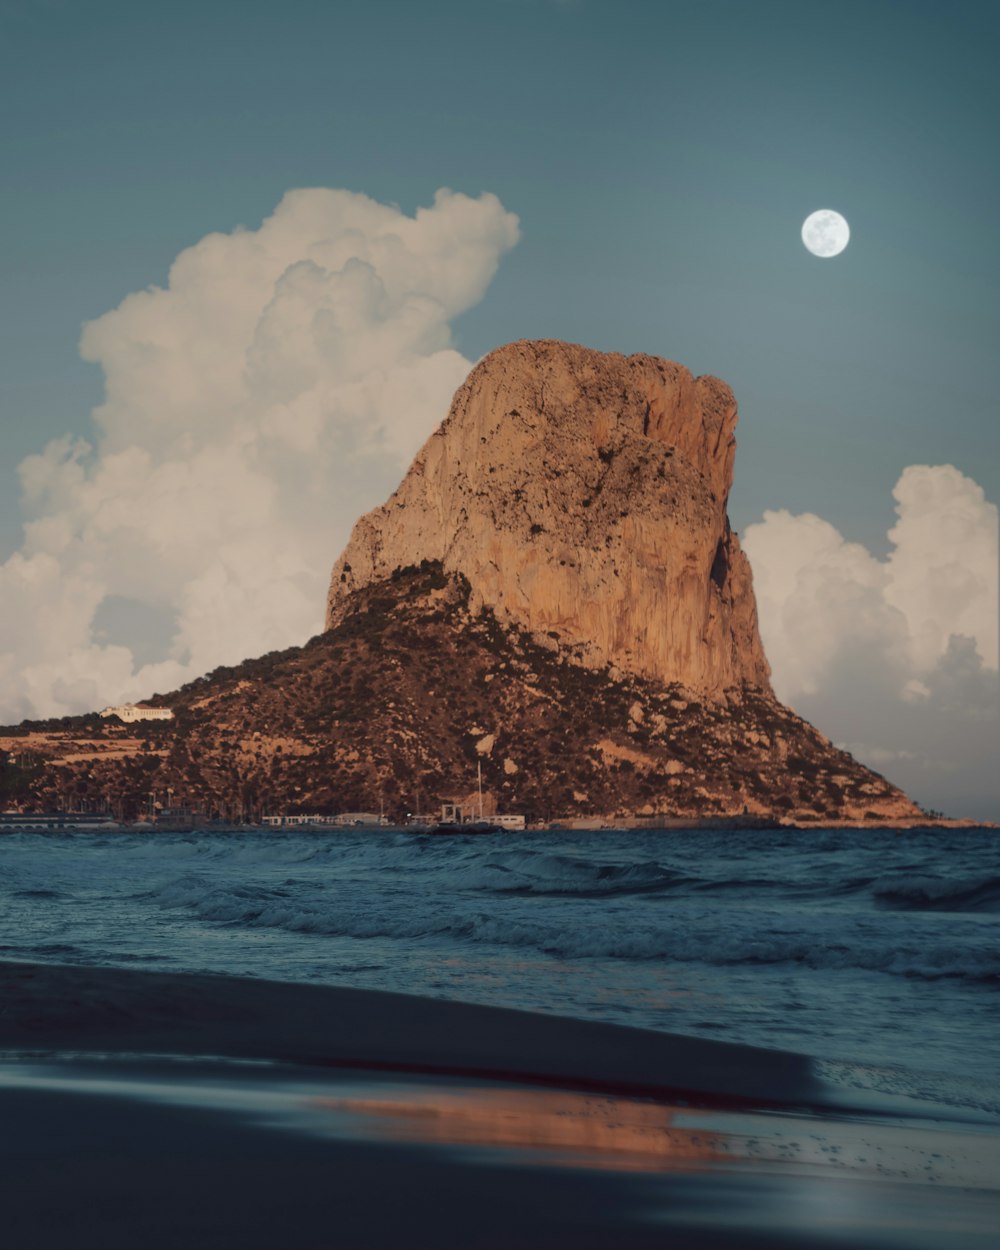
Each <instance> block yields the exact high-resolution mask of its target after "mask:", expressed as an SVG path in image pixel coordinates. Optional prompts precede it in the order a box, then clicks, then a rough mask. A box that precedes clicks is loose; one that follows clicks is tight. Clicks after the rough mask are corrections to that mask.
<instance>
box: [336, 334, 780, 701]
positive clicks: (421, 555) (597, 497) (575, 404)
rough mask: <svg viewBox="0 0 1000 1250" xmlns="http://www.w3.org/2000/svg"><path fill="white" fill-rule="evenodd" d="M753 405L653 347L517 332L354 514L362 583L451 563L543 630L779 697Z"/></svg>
mask: <svg viewBox="0 0 1000 1250" xmlns="http://www.w3.org/2000/svg"><path fill="white" fill-rule="evenodd" d="M736 420H737V416H736V401H735V400H734V398H733V395H732V392H731V391H730V389H729V387H728V386H726V384H725V383H724V382H721V381H719V380H718V379H717V378H712V377H700V378H695V377H692V375H691V374H690V373H689V372H688V371H687V370H686V369H685V368H683V366H681V365H678V364H673V363H671V362H669V361H666V360H660V359H658V358H657V357H654V356H645V355H637V356H622V355H618V354H617V353H604V352H597V351H592V350H589V349H587V348H583V347H578V346H574V345H571V344H568V343H560V342H554V341H539V342H519V343H512V344H510V345H508V346H506V347H502V348H500V349H498V350H497V351H495V352H492V353H491V354H490V355H489V356H487V357H486V358H485V359H484V360H482V361H481V362H480V363H479V364H478V365H477V366H476V367H475V369H473V370H472V372H471V374H470V375H469V377H468V379H467V380H466V382H465V383H464V385H463V386H462V387H461V388H460V389H459V391H458V392H457V394H456V395H455V398H454V401H453V403H452V406H451V411H450V413H449V415H448V417H447V419H446V420H445V421H444V422H443V424H442V425H441V426H440V428H439V429H438V430H437V431H436V432H435V433H434V434H433V435H432V436H431V438H430V439H428V441H427V443H426V444H425V445H424V447H423V449H422V450H421V452H420V453H419V455H418V456H417V458H416V460H415V461H414V463H413V466H412V467H411V469H410V471H409V472H408V473H407V475H406V477H405V478H404V480H403V482H402V484H401V485H400V487H399V489H398V490H397V491H396V492H395V494H394V495H393V496H392V497H391V498H390V499H389V500H388V502H386V503H385V504H383V505H382V506H381V507H380V508H376V509H375V510H374V511H372V512H370V513H368V514H367V515H366V516H364V517H362V518H361V520H359V521H358V523H357V524H356V525H355V527H354V531H353V533H352V535H351V539H350V542H349V543H348V546H347V548H346V550H345V551H344V553H343V555H342V556H341V557H340V559H339V560H338V561H337V564H336V565H335V567H334V570H333V576H332V579H331V585H330V594H329V599H328V606H327V628H333V627H334V626H336V625H337V624H338V623H339V622H340V621H341V619H342V617H343V613H344V611H345V610H346V605H347V603H348V596H349V595H350V594H351V592H353V591H355V590H357V589H360V588H363V587H365V586H367V585H369V584H371V583H374V582H379V581H382V580H384V579H385V578H387V577H389V576H391V574H392V573H393V571H394V570H396V569H398V568H405V567H407V566H410V565H414V564H419V563H420V562H421V561H422V560H432V561H440V563H441V564H442V565H443V567H444V569H445V571H446V572H448V573H458V574H462V575H463V576H464V577H465V578H466V579H467V580H468V582H469V585H470V587H471V591H472V605H473V607H474V608H475V607H482V606H485V607H489V608H491V609H492V610H493V611H494V612H495V613H496V615H497V617H498V618H499V619H500V620H501V621H507V622H509V623H511V624H515V625H518V626H519V627H521V628H522V629H526V630H528V631H530V632H531V633H532V634H534V636H535V637H536V638H537V639H538V640H539V641H542V642H543V643H547V644H552V645H554V636H557V638H558V643H559V644H560V645H561V646H568V647H571V648H574V649H576V650H577V653H578V656H579V659H580V660H582V662H583V663H584V664H585V665H587V666H589V667H594V668H599V667H603V666H605V665H609V664H610V665H612V666H614V668H616V669H618V670H620V671H621V672H623V673H631V674H635V675H638V676H641V677H646V678H651V679H654V680H656V681H660V682H664V683H677V684H679V685H681V686H684V687H685V688H687V689H688V690H690V691H694V692H697V693H698V694H699V695H701V696H703V697H706V698H709V699H711V700H715V701H722V700H723V699H725V698H726V692H727V691H728V692H730V694H729V697H733V695H734V694H735V693H736V692H738V691H739V690H740V689H741V688H743V687H744V686H750V687H755V688H757V689H758V690H761V691H763V692H766V693H769V692H770V685H769V669H768V665H767V661H766V659H765V657H764V651H763V648H762V646H761V642H760V637H759V634H758V630H757V613H756V605H755V602H754V596H753V586H752V582H751V574H750V567H749V564H748V562H747V560H746V557H745V556H744V554H743V552H742V551H741V550H740V546H739V542H738V540H737V538H736V535H735V534H734V533H733V532H732V530H731V529H730V527H729V521H728V518H727V515H726V501H727V498H728V495H729V489H730V486H731V485H732V477H733V457H734V453H735V439H734V437H733V431H734V429H735V426H736Z"/></svg>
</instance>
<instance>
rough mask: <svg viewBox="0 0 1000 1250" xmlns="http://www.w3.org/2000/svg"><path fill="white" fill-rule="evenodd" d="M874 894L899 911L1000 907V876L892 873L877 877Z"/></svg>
mask: <svg viewBox="0 0 1000 1250" xmlns="http://www.w3.org/2000/svg"><path fill="white" fill-rule="evenodd" d="M872 894H873V895H874V897H875V899H876V901H877V902H878V903H879V904H881V905H882V906H883V907H888V908H895V909H897V910H900V911H957V912H963V911H986V912H992V911H1000V876H981V877H965V878H960V879H949V878H944V877H937V876H921V875H917V874H911V875H899V874H893V875H891V876H884V877H880V878H879V879H878V880H877V881H875V882H874V883H873V885H872Z"/></svg>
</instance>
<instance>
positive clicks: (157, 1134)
mask: <svg viewBox="0 0 1000 1250" xmlns="http://www.w3.org/2000/svg"><path fill="white" fill-rule="evenodd" d="M0 1050H2V1052H3V1054H2V1056H0V1123H2V1124H3V1133H2V1135H0V1150H2V1153H3V1159H2V1166H0V1202H2V1207H3V1211H4V1225H5V1230H6V1239H7V1244H9V1245H11V1246H12V1247H15V1248H16V1250H22V1248H23V1250H29V1248H31V1250H34V1248H36V1247H37V1248H38V1250H48V1248H49V1247H53V1248H54V1247H57V1246H58V1247H60V1248H61V1247H65V1246H68V1245H71V1246H74V1247H81V1248H83V1247H94V1248H95V1250H96V1247H98V1246H100V1247H122V1248H124V1247H126V1246H129V1247H132V1246H135V1245H137V1244H142V1245H144V1246H148V1247H152V1248H153V1250H159V1248H160V1247H163V1248H164V1250H166V1248H167V1247H174V1246H182V1245H183V1246H185V1247H188V1246H193V1247H217V1248H222V1247H234V1248H235V1247H260V1248H261V1250H264V1248H265V1247H275V1246H279V1245H288V1246H296V1247H315V1248H316V1250H319V1248H320V1247H328V1246H329V1247H332V1246H342V1247H355V1246H356V1247H368V1246H372V1247H380V1246H390V1245H391V1246H424V1245H427V1246H431V1245H433V1246H455V1247H460V1246H461V1247H468V1246H476V1247H501V1246H512V1245H518V1246H542V1245H545V1246H552V1245H556V1244H567V1245H569V1244H572V1245H574V1246H594V1247H598V1246H611V1245H623V1244H624V1245H629V1246H640V1247H641V1246H654V1245H663V1244H666V1243H667V1242H668V1241H669V1243H670V1244H674V1245H683V1246H693V1247H708V1246H712V1247H714V1246H719V1247H756V1246H764V1245H770V1246H787V1247H792V1246H796V1247H805V1246H817V1245H820V1246H843V1247H847V1246H852V1247H859V1246H860V1247H869V1246H870V1247H882V1246H885V1247H901V1248H905V1247H914V1248H918V1247H919V1248H922V1247H940V1246H943V1245H946V1244H947V1245H949V1246H957V1247H980V1246H982V1247H985V1246H987V1245H991V1244H994V1242H993V1238H994V1231H993V1230H994V1229H995V1227H996V1224H997V1221H998V1220H1000V1194H998V1192H997V1191H998V1185H1000V1148H998V1136H997V1132H996V1127H995V1125H991V1124H990V1123H989V1122H988V1121H986V1120H985V1119H979V1120H977V1118H976V1117H975V1116H969V1117H966V1119H965V1122H962V1120H961V1118H954V1119H952V1120H950V1121H946V1120H945V1119H943V1118H942V1116H941V1115H940V1109H933V1108H930V1107H928V1108H920V1107H916V1106H904V1105H902V1104H900V1105H898V1106H892V1105H890V1104H889V1103H886V1104H885V1105H883V1106H881V1107H873V1106H869V1107H867V1108H864V1107H860V1106H858V1107H853V1108H852V1107H850V1106H849V1105H848V1103H847V1102H846V1101H845V1096H844V1093H843V1091H838V1090H835V1089H832V1088H830V1087H828V1086H826V1085H825V1084H824V1082H823V1080H822V1079H821V1078H820V1076H818V1075H817V1073H816V1072H815V1071H814V1070H813V1066H812V1064H811V1062H810V1060H808V1059H807V1058H805V1057H803V1056H797V1055H794V1054H789V1053H784V1052H780V1051H767V1050H762V1049H754V1048H751V1047H743V1046H730V1045H726V1044H724V1043H713V1042H710V1041H704V1040H701V1039H698V1040H695V1039H688V1038H683V1037H674V1036H670V1035H667V1034H660V1033H656V1032H653V1031H649V1030H639V1029H628V1028H623V1027H619V1026H614V1025H603V1024H597V1023H587V1022H579V1021H573V1020H568V1019H561V1018H558V1017H554V1016H545V1015H540V1014H533V1013H528V1012H516V1011H508V1010H502V1009H496V1008H488V1007H480V1006H471V1005H468V1004H464V1003H455V1002H443V1001H437V1000H430V999H421V998H416V997H408V996H405V995H396V994H384V993H377V992H369V991H361V990H349V989H335V988H327V987H311V986H303V985H287V984H280V983H275V982H266V981H256V980H248V979H240V978H235V977H207V976H195V975H179V974H157V973H149V972H145V971H141V972H140V971H131V970H121V969H107V968H95V967H70V966H56V965H32V964H16V963H5V964H0Z"/></svg>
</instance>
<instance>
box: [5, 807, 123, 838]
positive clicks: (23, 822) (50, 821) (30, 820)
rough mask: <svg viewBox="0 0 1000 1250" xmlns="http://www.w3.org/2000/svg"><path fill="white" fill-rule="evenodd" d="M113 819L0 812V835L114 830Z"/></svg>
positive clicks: (96, 814)
mask: <svg viewBox="0 0 1000 1250" xmlns="http://www.w3.org/2000/svg"><path fill="white" fill-rule="evenodd" d="M116 828H117V822H116V821H115V820H114V818H113V817H111V816H108V815H105V814H104V813H102V812H0V833H2V832H5V831H7V830H14V829H16V830H19V831H22V832H23V831H30V830H37V829H78V830H82V829H116Z"/></svg>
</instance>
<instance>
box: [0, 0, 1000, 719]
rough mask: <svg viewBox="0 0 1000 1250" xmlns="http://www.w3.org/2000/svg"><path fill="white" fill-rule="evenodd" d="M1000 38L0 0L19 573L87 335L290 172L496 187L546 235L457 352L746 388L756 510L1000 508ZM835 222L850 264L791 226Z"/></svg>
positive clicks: (390, 196)
mask: <svg viewBox="0 0 1000 1250" xmlns="http://www.w3.org/2000/svg"><path fill="white" fill-rule="evenodd" d="M998 36H1000V8H998V6H997V5H995V4H992V3H990V4H980V3H972V2H970V3H963V4H958V5H947V4H944V3H933V2H929V0H910V2H907V3H902V2H896V0H864V2H862V3H856V2H854V0H844V2H843V3H839V4H837V5H835V6H833V5H827V6H820V5H805V6H804V5H801V4H796V3H786V2H784V0H781V2H768V0H760V2H758V3H753V4H748V3H742V2H737V0H733V2H728V0H700V2H694V0H663V2H660V3H656V2H648V0H617V2H614V3H612V2H611V0H562V2H558V0H463V2H458V0H431V2H428V3H424V4H414V3H412V2H410V3H403V2H399V0H365V2H364V3H354V2H351V0H346V2H335V0H325V2H322V3H320V2H313V0H286V2H285V3H283V4H281V5H276V4H273V3H260V2H259V0H243V2H242V3H240V4H235V3H219V2H216V3H212V2H209V3H204V2H203V3H198V4H195V3H189V2H188V0H173V2H172V3H171V4H169V5H156V6H154V5H137V4H134V3H124V2H122V0H75V2H70V0H34V2H32V0H6V3H5V4H4V5H3V6H2V8H0V117H2V118H3V122H2V127H3V129H2V136H3V149H2V151H3V171H4V180H3V182H4V194H3V197H2V198H0V245H2V247H3V270H2V272H3V278H4V280H3V284H2V287H0V329H2V334H0V352H2V361H0V438H2V443H0V447H2V456H0V562H2V561H3V560H4V559H5V558H6V557H8V556H9V555H10V554H11V553H12V552H15V551H16V550H17V549H18V547H19V546H20V544H21V534H20V525H21V521H22V519H23V516H24V513H23V511H22V506H21V503H20V501H19V498H18V496H19V489H18V481H17V466H18V464H19V462H20V461H21V460H22V459H23V457H25V456H27V455H29V454H31V453H36V452H39V451H40V450H41V449H42V448H43V447H44V446H45V444H46V443H47V442H48V440H50V439H53V438H57V437H59V436H61V435H63V434H65V433H67V432H70V433H74V434H78V435H82V436H84V437H87V438H88V439H93V423H92V419H91V415H90V414H91V410H92V409H93V408H94V406H95V405H97V404H98V403H99V402H100V400H101V397H102V392H103V378H102V374H101V371H100V369H99V367H98V366H97V365H96V364H93V363H85V362H84V361H82V360H81V358H80V356H79V353H78V346H77V345H78V340H79V336H80V331H81V326H82V324H83V323H84V322H86V321H88V320H91V319H94V318H98V317H100V316H101V315H102V314H104V313H106V312H108V310H110V309H113V308H114V307H116V306H117V305H118V304H119V303H120V301H122V300H123V299H124V298H125V297H126V296H127V295H128V294H129V293H131V292H135V291H141V290H143V289H145V288H147V287H149V286H150V285H153V284H155V285H160V286H162V285H163V284H165V283H166V281H167V274H168V271H169V268H170V265H171V264H172V262H173V261H174V259H175V258H176V257H177V256H178V254H179V253H181V252H182V251H183V249H185V248H186V247H190V246H191V245H193V244H195V243H197V242H198V240H200V239H202V238H203V237H204V236H206V235H207V234H209V233H210V232H213V231H220V232H223V233H229V232H231V231H233V230H234V228H236V227H237V226H239V225H244V226H246V227H248V228H249V229H250V230H255V229H256V228H257V227H258V226H259V225H260V222H261V221H262V219H264V218H265V217H267V215H268V214H270V213H271V212H272V211H273V210H274V207H275V205H276V204H277V203H278V202H279V201H280V200H281V197H282V195H283V194H284V193H285V192H287V191H288V190H289V189H291V188H296V187H335V188H345V189H348V190H351V191H355V192H360V193H364V194H365V195H367V196H370V197H372V198H373V199H374V200H377V201H380V202H382V203H385V204H395V205H398V206H399V207H400V209H401V210H402V211H403V213H405V214H412V213H413V212H414V211H415V210H416V209H417V208H418V207H419V206H422V205H429V204H430V203H431V202H432V200H433V196H434V193H435V191H436V190H437V189H438V188H439V187H442V186H444V187H450V188H452V189H453V190H454V191H456V192H459V193H465V194H466V195H469V196H472V197H476V196H479V195H480V193H482V192H490V193H493V194H494V195H496V196H497V197H499V200H500V201H501V203H502V204H503V206H504V208H505V209H506V210H508V211H509V212H511V213H515V214H517V216H518V218H519V220H520V241H519V242H518V243H517V245H516V246H514V247H513V248H512V249H510V250H507V251H506V252H505V254H504V255H503V257H502V259H501V260H500V263H499V270H498V272H497V275H496V277H495V278H494V279H493V281H492V283H491V284H489V286H488V289H486V290H485V293H484V294H483V296H482V298H481V299H480V300H479V302H477V303H475V304H474V306H472V307H471V308H469V309H468V311H464V312H462V313H460V314H456V315H455V316H454V317H453V318H452V319H451V329H452V336H453V342H454V345H455V347H457V349H458V350H459V351H460V352H461V353H462V354H463V355H464V356H465V357H466V358H468V359H475V358H476V357H478V356H479V355H481V354H483V353H484V352H486V351H488V350H489V349H490V348H492V347H495V346H497V345H499V344H501V343H503V342H506V341H509V340H511V339H516V338H524V337H555V338H563V339H568V340H573V341H577V342H582V343H585V344H587V345H589V346H593V347H597V348H604V349H615V350H622V351H647V352H653V353H656V354H659V355H663V356H667V357H669V358H671V359H675V360H679V361H681V362H682V363H684V364H686V365H687V366H688V367H689V368H691V369H692V370H693V371H694V372H696V373H715V374H718V375H719V376H721V377H723V378H725V379H726V380H727V381H728V382H729V383H730V384H731V385H732V386H733V388H734V390H735V392H736V394H737V398H738V400H739V403H740V410H741V425H740V427H739V431H738V438H739V453H738V457H737V466H736V487H735V490H734V493H733V497H732V501H731V514H732V517H733V521H734V524H735V526H736V528H737V529H739V530H741V531H743V530H745V529H746V528H747V527H748V526H751V525H752V524H754V523H756V522H759V521H760V519H761V517H762V515H763V513H764V511H765V509H788V510H790V511H791V512H792V513H802V512H811V513H815V514H817V516H819V517H821V518H823V519H824V521H825V522H827V523H829V524H830V525H831V526H833V527H835V529H836V530H837V531H838V532H839V534H840V535H841V536H842V537H843V538H844V539H845V540H849V541H854V542H858V543H862V544H864V546H865V547H866V548H867V549H868V551H869V552H870V553H872V555H873V556H874V557H875V558H877V559H880V558H883V557H885V556H886V554H887V552H888V551H889V550H890V544H889V543H888V540H887V538H886V531H887V530H888V528H889V527H890V525H891V524H892V523H893V520H894V516H895V513H894V506H893V497H892V490H893V487H894V484H895V483H896V482H897V479H899V477H900V474H901V473H902V472H903V470H904V469H905V468H906V467H907V466H911V465H921V464H928V465H941V464H951V465H954V466H955V467H956V468H957V469H958V470H959V471H960V473H961V474H963V475H967V476H968V477H970V478H972V479H974V482H975V483H978V485H979V486H980V487H982V488H983V490H984V491H985V495H986V498H987V499H989V500H992V501H994V502H995V501H996V500H997V498H998V496H1000V489H998V487H1000V437H998V433H997V400H996V382H995V377H994V374H995V368H996V351H997V344H998V342H1000V313H998V308H997V300H996V291H997V290H998V289H1000V247H998V244H997V230H996V211H997V208H996V206H997V205H998V204H1000V163H998V162H997V160H996V157H995V147H996V130H997V122H998V120H1000V76H998V75H997V73H996V66H995V51H996V48H997V46H998ZM820 207H833V208H836V209H838V210H839V211H841V212H842V213H843V214H844V215H845V216H846V217H847V218H848V220H849V221H850V224H851V229H852V238H851V243H850V246H849V247H848V249H847V250H846V252H844V254H843V255H842V256H840V257H838V258H836V259H834V260H817V259H815V258H812V257H811V256H809V255H808V254H807V253H806V251H805V250H804V248H803V247H802V244H801V242H800V240H799V228H800V225H801V222H802V220H803V218H804V217H805V216H806V215H807V214H808V213H809V212H810V211H812V210H813V209H816V208H820ZM442 415H443V414H442ZM371 502H376V500H374V499H373V500H372V501H371ZM329 554H330V560H331V561H332V559H333V558H334V557H335V555H336V551H334V550H331V551H330V553H329ZM942 732H943V730H942Z"/></svg>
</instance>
